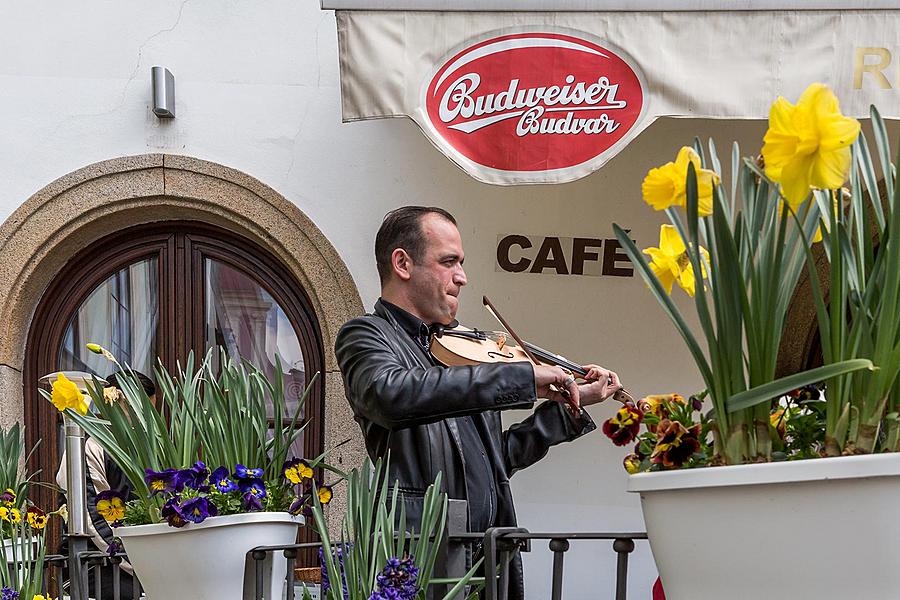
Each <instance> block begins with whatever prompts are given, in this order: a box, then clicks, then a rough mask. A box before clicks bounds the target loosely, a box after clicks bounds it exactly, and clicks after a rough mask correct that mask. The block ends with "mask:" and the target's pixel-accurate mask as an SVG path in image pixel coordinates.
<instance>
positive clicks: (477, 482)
mask: <svg viewBox="0 0 900 600" xmlns="http://www.w3.org/2000/svg"><path fill="white" fill-rule="evenodd" d="M381 302H382V304H384V306H385V307H386V308H387V309H388V310H389V311H391V314H392V315H393V316H394V318H395V319H397V323H399V324H400V327H402V328H403V331H405V332H406V333H407V334H408V335H409V336H410V337H411V338H412V339H413V341H415V342H416V343H417V344H418V345H419V346H420V347H421V348H422V349H423V350H424V352H425V354H426V355H427V356H428V358H429V360H431V364H432V365H435V366H441V365H440V363H438V362H437V361H436V360H435V359H434V357H432V356H431V353H430V352H429V348H430V345H431V333H432V331H433V328H434V327H433V325H432V326H429V325H426V324H425V323H424V322H423V321H422V320H421V319H419V318H418V317H416V316H415V315H413V314H410V313H409V312H407V311H405V310H403V309H402V308H400V307H399V306H397V305H395V304H391V303H390V302H388V301H386V300H385V299H384V298H382V299H381ZM447 420H448V421H453V422H454V423H455V425H456V429H457V430H458V431H459V437H460V439H459V442H460V443H459V447H460V450H461V452H462V456H461V457H460V460H461V462H462V465H463V473H464V475H465V490H466V498H464V499H465V500H467V502H468V504H467V506H468V510H469V530H470V531H486V530H487V529H489V528H490V527H491V526H493V524H494V518H495V517H496V514H497V508H496V506H497V489H496V486H497V483H496V481H495V480H494V475H493V474H494V467H495V465H491V462H490V459H489V458H488V453H487V452H486V451H485V446H484V441H483V440H482V438H481V434H480V433H479V431H478V428H477V427H476V426H475V421H474V420H473V419H472V417H469V416H464V417H452V418H450V419H447ZM496 466H497V467H499V468H501V469H502V468H503V465H496ZM448 483H449V482H448ZM454 487H456V486H454V485H448V486H447V489H448V490H452V489H454ZM451 497H452V495H451Z"/></svg>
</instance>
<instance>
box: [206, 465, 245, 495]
mask: <svg viewBox="0 0 900 600" xmlns="http://www.w3.org/2000/svg"><path fill="white" fill-rule="evenodd" d="M209 483H210V485H212V486H213V487H214V488H215V489H216V491H217V492H221V493H223V494H227V493H228V492H233V491H235V490H237V489H238V486H237V484H236V483H235V482H233V481H232V480H231V479H230V478H229V477H228V469H227V468H226V467H219V468H218V469H216V470H215V471H213V472H212V475H210V476H209Z"/></svg>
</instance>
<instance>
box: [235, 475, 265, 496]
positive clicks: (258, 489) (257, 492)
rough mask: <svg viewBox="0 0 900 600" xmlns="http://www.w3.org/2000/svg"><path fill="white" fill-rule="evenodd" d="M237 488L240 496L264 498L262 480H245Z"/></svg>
mask: <svg viewBox="0 0 900 600" xmlns="http://www.w3.org/2000/svg"><path fill="white" fill-rule="evenodd" d="M239 486H240V488H241V493H242V494H251V495H253V496H256V497H257V498H265V497H266V484H265V483H263V480H262V479H245V480H244V481H241V482H240V484H239Z"/></svg>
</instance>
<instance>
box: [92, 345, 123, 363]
mask: <svg viewBox="0 0 900 600" xmlns="http://www.w3.org/2000/svg"><path fill="white" fill-rule="evenodd" d="M86 346H87V349H88V350H90V351H91V352H93V353H94V354H99V355H100V356H102V357H103V358H105V359H106V360H108V361H110V362H114V363H116V364H118V361H117V360H116V357H115V356H113V355H112V352H110V351H109V350H107V349H106V348H104V347H103V346H101V345H100V344H86Z"/></svg>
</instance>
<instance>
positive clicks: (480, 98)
mask: <svg viewBox="0 0 900 600" xmlns="http://www.w3.org/2000/svg"><path fill="white" fill-rule="evenodd" d="M644 99H645V95H644V89H643V86H642V83H641V77H640V76H639V74H638V72H637V71H636V69H635V68H633V67H632V66H631V65H630V64H629V63H628V62H627V61H626V59H625V58H623V56H621V52H616V51H612V50H610V49H609V48H608V47H605V46H601V45H600V44H599V43H597V42H593V41H590V40H586V39H584V38H582V37H577V36H575V35H570V34H564V33H555V32H552V33H551V32H528V33H516V34H510V35H502V36H499V37H491V38H490V39H487V40H484V41H481V42H478V43H476V44H474V45H471V46H468V47H466V48H465V49H463V50H462V51H460V52H457V53H454V54H453V55H452V56H451V57H450V58H448V59H447V60H446V61H444V62H443V63H442V64H441V66H440V67H439V68H438V69H437V71H436V72H435V74H434V76H433V77H432V78H431V80H430V81H429V82H428V85H427V87H426V88H425V90H424V108H425V111H424V112H425V114H426V115H427V120H428V123H429V124H430V127H431V128H432V130H433V133H434V134H436V136H437V137H438V138H439V139H438V140H437V141H438V143H439V144H441V145H446V146H449V148H445V150H449V151H450V154H451V155H454V154H455V155H456V156H454V158H455V159H456V160H457V162H459V163H461V164H462V166H463V167H464V168H466V170H468V171H470V172H472V171H473V170H474V171H475V172H474V173H473V175H475V176H476V177H477V178H479V179H482V180H485V181H491V182H494V183H538V182H559V181H569V180H572V179H576V178H578V177H582V176H584V175H586V174H587V173H588V172H590V171H591V170H593V168H596V167H597V166H599V164H602V162H603V161H604V160H605V155H611V153H613V152H614V151H615V150H616V148H615V147H616V146H617V143H618V142H620V141H622V140H623V138H625V137H626V135H627V134H628V132H629V131H631V130H632V129H633V128H634V126H635V124H636V123H637V121H638V119H639V118H640V116H641V113H642V110H643V108H644ZM620 145H621V144H620ZM470 162H471V164H469V163H470ZM598 163H599V164H598ZM592 167H593V168H592Z"/></svg>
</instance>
